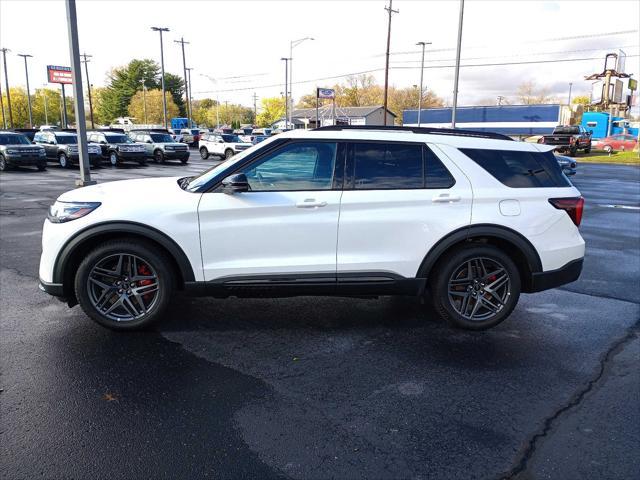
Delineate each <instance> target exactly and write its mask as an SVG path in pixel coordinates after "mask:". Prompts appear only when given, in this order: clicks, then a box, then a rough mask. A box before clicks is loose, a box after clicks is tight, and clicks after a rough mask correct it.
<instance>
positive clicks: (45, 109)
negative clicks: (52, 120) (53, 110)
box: [42, 84, 49, 125]
mask: <svg viewBox="0 0 640 480" xmlns="http://www.w3.org/2000/svg"><path fill="white" fill-rule="evenodd" d="M42 95H43V96H44V124H45V125H49V112H48V109H49V106H48V105H47V85H46V84H45V85H44V88H43V89H42Z"/></svg>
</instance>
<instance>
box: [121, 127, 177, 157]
mask: <svg viewBox="0 0 640 480" xmlns="http://www.w3.org/2000/svg"><path fill="white" fill-rule="evenodd" d="M129 137H130V138H131V140H133V141H134V142H138V143H144V144H145V146H146V151H147V158H152V159H153V161H154V162H156V163H164V162H165V161H166V160H180V161H181V162H182V163H187V162H188V161H189V147H187V146H186V145H185V144H184V143H179V142H176V141H175V140H174V139H173V137H171V135H169V133H168V132H152V131H144V130H142V131H140V130H132V131H131V132H129Z"/></svg>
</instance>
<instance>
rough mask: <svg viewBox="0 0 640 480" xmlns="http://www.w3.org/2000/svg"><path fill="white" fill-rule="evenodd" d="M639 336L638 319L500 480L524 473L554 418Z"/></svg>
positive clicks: (576, 401)
mask: <svg viewBox="0 0 640 480" xmlns="http://www.w3.org/2000/svg"><path fill="white" fill-rule="evenodd" d="M639 337H640V320H638V321H637V322H636V323H635V324H633V326H631V327H630V328H629V329H628V330H627V333H626V335H624V336H623V337H622V338H619V339H618V340H616V341H615V342H613V344H611V346H610V347H609V349H608V350H607V351H606V352H605V354H604V355H603V356H602V357H601V360H600V362H599V367H598V369H597V371H596V374H595V376H594V377H593V378H592V379H591V380H589V382H587V383H586V384H585V385H584V386H583V387H582V388H581V389H580V390H578V391H577V392H576V393H575V394H574V395H573V396H572V397H571V398H570V399H569V401H568V402H567V403H566V404H565V405H564V406H562V407H560V408H558V409H557V410H556V411H555V412H554V413H553V414H552V415H550V416H549V417H547V418H546V419H545V421H544V424H543V427H542V429H541V430H539V431H538V432H537V433H535V434H533V435H532V436H531V437H530V438H529V440H528V441H527V442H526V444H525V447H524V448H523V449H522V450H521V454H520V459H519V460H517V462H516V463H515V465H514V466H513V467H512V468H511V470H509V471H508V472H507V473H505V474H502V475H501V476H500V477H498V478H499V479H500V480H511V479H516V478H518V477H519V476H520V475H521V474H523V473H525V472H526V470H527V468H528V466H529V461H530V460H531V459H532V458H533V455H534V454H535V452H536V449H537V447H538V443H539V442H540V440H542V439H544V438H545V437H546V436H547V435H548V434H549V433H551V430H552V429H553V427H554V424H555V422H556V420H559V418H560V417H561V416H562V415H563V414H564V413H566V412H568V411H570V410H571V409H573V408H574V407H577V406H578V405H580V404H581V403H582V401H583V400H584V398H585V397H586V395H587V394H588V393H589V392H591V391H592V390H593V389H594V387H595V386H596V385H597V384H598V382H600V380H602V379H603V377H604V376H605V374H606V371H607V365H608V364H609V362H610V361H611V360H612V359H613V358H614V357H615V356H616V355H617V354H618V353H620V352H621V351H622V350H623V349H624V347H625V346H626V345H627V344H628V343H630V342H632V341H633V340H635V339H636V338H639Z"/></svg>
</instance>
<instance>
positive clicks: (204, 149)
mask: <svg viewBox="0 0 640 480" xmlns="http://www.w3.org/2000/svg"><path fill="white" fill-rule="evenodd" d="M200 157H201V158H202V159H203V160H206V159H207V158H209V150H207V147H201V148H200Z"/></svg>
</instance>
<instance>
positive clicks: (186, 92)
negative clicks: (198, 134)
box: [173, 37, 191, 128]
mask: <svg viewBox="0 0 640 480" xmlns="http://www.w3.org/2000/svg"><path fill="white" fill-rule="evenodd" d="M173 43H179V44H180V45H181V46H182V70H183V71H184V99H185V101H186V102H185V103H186V104H187V119H188V121H189V128H191V108H190V107H189V88H191V85H190V84H189V81H188V80H187V63H186V60H185V56H184V46H185V44H187V45H189V42H185V41H184V37H180V40H174V41H173Z"/></svg>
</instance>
